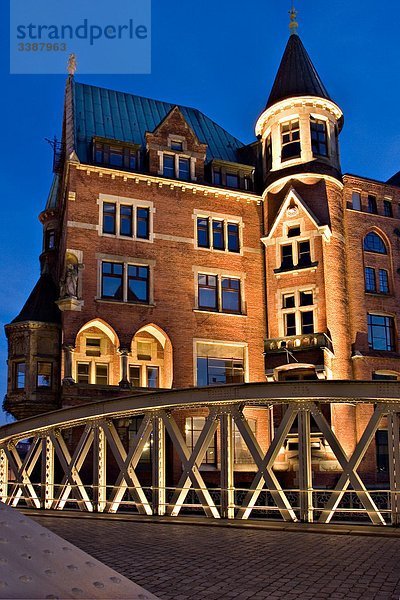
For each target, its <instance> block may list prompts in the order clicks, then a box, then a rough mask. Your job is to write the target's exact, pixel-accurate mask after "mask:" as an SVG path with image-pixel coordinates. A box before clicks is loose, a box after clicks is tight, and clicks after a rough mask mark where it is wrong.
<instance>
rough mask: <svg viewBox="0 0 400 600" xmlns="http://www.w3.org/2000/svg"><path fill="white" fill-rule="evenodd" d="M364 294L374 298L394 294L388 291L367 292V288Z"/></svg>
mask: <svg viewBox="0 0 400 600" xmlns="http://www.w3.org/2000/svg"><path fill="white" fill-rule="evenodd" d="M365 294H366V295H367V296H375V297H376V298H382V297H383V298H394V295H393V294H391V293H390V292H387V293H386V292H368V291H367V290H365Z"/></svg>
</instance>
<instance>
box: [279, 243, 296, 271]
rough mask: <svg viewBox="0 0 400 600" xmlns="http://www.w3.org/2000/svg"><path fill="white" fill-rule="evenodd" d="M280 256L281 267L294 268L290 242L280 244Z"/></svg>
mask: <svg viewBox="0 0 400 600" xmlns="http://www.w3.org/2000/svg"><path fill="white" fill-rule="evenodd" d="M281 258H282V261H281V269H285V270H290V269H293V268H294V265H293V247H292V244H289V245H287V246H281Z"/></svg>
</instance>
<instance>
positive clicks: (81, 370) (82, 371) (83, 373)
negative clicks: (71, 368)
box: [76, 363, 90, 383]
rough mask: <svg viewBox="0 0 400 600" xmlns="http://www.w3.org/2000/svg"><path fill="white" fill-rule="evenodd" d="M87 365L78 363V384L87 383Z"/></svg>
mask: <svg viewBox="0 0 400 600" xmlns="http://www.w3.org/2000/svg"><path fill="white" fill-rule="evenodd" d="M89 369H90V365H89V363H78V365H77V373H76V378H77V382H78V383H89Z"/></svg>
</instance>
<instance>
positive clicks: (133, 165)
mask: <svg viewBox="0 0 400 600" xmlns="http://www.w3.org/2000/svg"><path fill="white" fill-rule="evenodd" d="M127 158H128V169H130V170H131V171H135V170H136V169H137V162H138V160H137V152H136V151H134V150H128V155H127Z"/></svg>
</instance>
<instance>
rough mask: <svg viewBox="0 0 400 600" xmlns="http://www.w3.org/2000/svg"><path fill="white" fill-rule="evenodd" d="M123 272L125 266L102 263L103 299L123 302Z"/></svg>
mask: <svg viewBox="0 0 400 600" xmlns="http://www.w3.org/2000/svg"><path fill="white" fill-rule="evenodd" d="M123 271H124V265H123V264H120V263H111V262H103V263H102V279H101V297H102V298H110V299H112V300H123Z"/></svg>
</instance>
